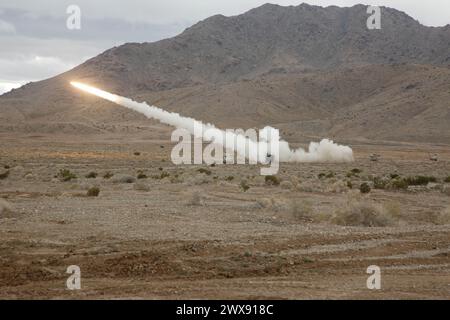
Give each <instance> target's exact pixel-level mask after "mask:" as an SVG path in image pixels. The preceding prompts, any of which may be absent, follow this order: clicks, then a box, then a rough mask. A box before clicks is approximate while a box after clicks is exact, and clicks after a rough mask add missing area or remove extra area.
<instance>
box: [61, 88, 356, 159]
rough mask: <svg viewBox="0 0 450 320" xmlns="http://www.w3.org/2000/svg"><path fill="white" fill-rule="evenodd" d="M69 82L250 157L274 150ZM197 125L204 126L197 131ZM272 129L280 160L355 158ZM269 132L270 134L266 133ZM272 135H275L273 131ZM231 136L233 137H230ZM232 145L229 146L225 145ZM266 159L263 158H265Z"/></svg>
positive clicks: (334, 147)
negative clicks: (291, 140) (294, 145)
mask: <svg viewBox="0 0 450 320" xmlns="http://www.w3.org/2000/svg"><path fill="white" fill-rule="evenodd" d="M70 84H71V85H72V86H74V87H76V88H78V89H80V90H83V91H85V92H88V93H90V94H93V95H96V96H98V97H100V98H103V99H105V100H108V101H111V102H114V103H116V104H119V105H121V106H123V107H125V108H128V109H131V110H134V111H136V112H139V113H141V114H143V115H145V116H146V117H147V118H150V119H156V120H159V121H160V122H161V123H164V124H168V125H170V126H173V127H175V128H180V129H185V130H187V131H188V132H189V133H191V134H192V135H194V137H196V138H201V139H203V140H204V141H214V142H215V143H220V144H222V145H223V141H224V137H225V141H237V144H235V145H234V146H233V149H232V151H234V152H236V153H237V154H240V155H243V156H246V157H248V159H249V160H253V161H255V162H264V161H265V159H266V155H267V153H268V150H273V149H272V148H271V146H272V145H273V141H271V140H270V138H269V139H266V140H264V139H262V140H261V139H260V141H259V142H258V141H254V140H251V139H249V138H248V137H246V136H244V135H243V134H238V133H234V132H230V131H228V130H227V131H224V130H221V129H218V128H216V127H215V126H214V125H212V124H209V123H208V124H204V123H202V122H201V121H197V120H195V119H193V118H188V117H183V116H181V115H179V114H178V113H174V112H168V111H165V110H163V109H160V108H158V107H155V106H149V105H148V104H147V103H145V102H142V103H140V102H136V101H133V100H131V99H129V98H126V97H122V96H119V95H116V94H112V93H109V92H106V91H103V90H100V89H97V88H94V87H91V86H89V85H86V84H83V83H80V82H75V81H72V82H70ZM197 128H203V130H202V131H200V132H198V130H197ZM265 131H271V132H272V133H273V132H275V133H276V135H275V136H276V137H277V138H276V139H277V141H276V142H277V147H278V149H279V154H274V156H276V157H279V158H278V159H275V160H276V161H279V162H351V161H353V151H352V149H351V148H350V147H347V146H342V145H338V144H336V143H334V142H333V141H331V140H328V139H323V140H322V141H320V142H318V143H317V142H311V143H310V145H309V148H308V151H306V150H304V149H302V148H299V149H296V150H293V149H291V148H290V147H289V144H288V143H287V142H286V141H284V140H280V139H279V134H278V130H277V129H274V128H271V127H266V128H264V129H263V130H262V132H265ZM266 136H267V135H266ZM272 137H274V135H273V134H272ZM228 139H232V140H228ZM226 147H227V148H228V149H229V146H228V145H227V146H226ZM262 159H264V160H262Z"/></svg>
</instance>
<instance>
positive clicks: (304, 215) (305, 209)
mask: <svg viewBox="0 0 450 320" xmlns="http://www.w3.org/2000/svg"><path fill="white" fill-rule="evenodd" d="M289 210H290V212H291V214H292V216H293V217H294V218H295V219H297V220H305V219H307V220H310V219H312V217H313V214H314V210H313V207H312V205H311V203H310V202H309V201H305V200H298V199H294V200H292V201H291V203H290V206H289Z"/></svg>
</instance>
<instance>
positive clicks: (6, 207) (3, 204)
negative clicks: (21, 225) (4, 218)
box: [0, 198, 12, 214]
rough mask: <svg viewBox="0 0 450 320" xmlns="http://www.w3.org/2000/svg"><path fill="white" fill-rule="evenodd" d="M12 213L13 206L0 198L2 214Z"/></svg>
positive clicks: (0, 211) (0, 212)
mask: <svg viewBox="0 0 450 320" xmlns="http://www.w3.org/2000/svg"><path fill="white" fill-rule="evenodd" d="M11 211H12V207H11V204H10V203H9V202H7V201H6V200H4V199H2V198H0V214H3V213H8V212H11Z"/></svg>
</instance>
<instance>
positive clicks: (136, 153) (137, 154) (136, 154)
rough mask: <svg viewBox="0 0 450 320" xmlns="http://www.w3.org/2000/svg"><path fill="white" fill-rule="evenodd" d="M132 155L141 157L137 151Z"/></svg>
mask: <svg viewBox="0 0 450 320" xmlns="http://www.w3.org/2000/svg"><path fill="white" fill-rule="evenodd" d="M133 154H134V155H135V156H140V155H141V153H140V152H138V151H136V152H134V153H133Z"/></svg>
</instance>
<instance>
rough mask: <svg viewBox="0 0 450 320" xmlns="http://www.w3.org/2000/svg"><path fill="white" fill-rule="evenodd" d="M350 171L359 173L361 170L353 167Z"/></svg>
mask: <svg viewBox="0 0 450 320" xmlns="http://www.w3.org/2000/svg"><path fill="white" fill-rule="evenodd" d="M350 172H351V173H353V174H360V173H361V172H362V170H361V169H358V168H354V169H352V170H351V171H350Z"/></svg>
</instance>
